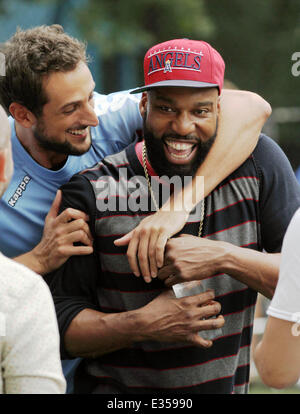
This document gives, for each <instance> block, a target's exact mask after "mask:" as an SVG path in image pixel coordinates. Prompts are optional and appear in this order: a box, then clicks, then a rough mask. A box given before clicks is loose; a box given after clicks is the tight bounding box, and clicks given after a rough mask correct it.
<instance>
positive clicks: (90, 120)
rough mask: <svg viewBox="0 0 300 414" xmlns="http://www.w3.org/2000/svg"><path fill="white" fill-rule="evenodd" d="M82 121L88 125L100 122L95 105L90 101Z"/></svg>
mask: <svg viewBox="0 0 300 414" xmlns="http://www.w3.org/2000/svg"><path fill="white" fill-rule="evenodd" d="M82 123H83V124H85V125H88V126H97V125H98V124H99V120H98V117H97V115H96V112H95V110H94V106H93V104H91V103H90V102H89V103H88V104H87V105H86V107H85V108H84V114H83V117H82Z"/></svg>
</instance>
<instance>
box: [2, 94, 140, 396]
mask: <svg viewBox="0 0 300 414" xmlns="http://www.w3.org/2000/svg"><path fill="white" fill-rule="evenodd" d="M140 98H141V95H140V94H139V95H130V94H129V91H124V92H116V93H112V94H110V95H100V94H98V93H95V94H94V103H95V112H96V114H97V116H98V119H99V125H97V126H96V127H91V129H90V130H91V137H92V146H91V148H90V150H89V151H88V152H87V153H85V154H83V155H81V156H73V155H71V156H69V157H68V159H67V161H66V163H65V165H64V166H63V167H62V168H61V169H60V170H57V171H52V170H49V169H47V168H44V167H42V166H41V165H39V164H38V163H37V162H35V161H34V160H33V159H32V158H31V156H30V155H29V154H28V152H27V151H26V150H25V149H24V147H23V146H22V144H21V143H20V141H19V140H18V138H17V136H16V131H15V122H14V120H13V119H12V118H10V126H11V138H12V140H11V141H12V152H13V160H14V174H13V178H12V180H11V182H10V185H9V187H8V188H7V190H6V192H5V193H4V195H3V196H2V198H0V235H1V236H0V251H1V252H2V253H3V254H4V255H6V256H8V257H16V256H19V255H20V254H23V253H25V252H28V251H30V250H32V249H33V247H34V246H36V245H37V244H38V243H39V241H40V239H41V237H42V233H43V228H44V221H45V217H46V215H47V214H48V211H49V209H50V207H51V204H52V202H53V200H54V197H55V195H56V192H57V190H58V188H59V187H60V186H61V185H63V184H65V183H66V182H68V181H69V179H70V178H71V177H72V176H73V175H74V174H76V173H77V172H79V171H81V170H84V169H86V168H87V167H91V166H92V165H94V164H95V163H96V162H98V161H100V160H101V159H102V158H104V157H105V156H106V155H110V154H113V153H116V152H119V151H121V150H122V149H124V148H125V147H126V146H127V145H129V144H130V143H131V142H132V141H133V140H134V139H135V138H136V132H137V131H138V130H141V129H142V117H141V115H140V112H139V106H138V104H139V100H140ZM79 362H80V359H78V358H77V359H73V360H65V361H62V365H63V372H64V375H65V377H66V380H67V393H72V391H73V375H74V372H75V369H76V367H77V366H78V364H79Z"/></svg>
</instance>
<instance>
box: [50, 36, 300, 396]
mask: <svg viewBox="0 0 300 414" xmlns="http://www.w3.org/2000/svg"><path fill="white" fill-rule="evenodd" d="M224 68H225V64H224V61H223V59H222V57H221V56H220V54H219V53H218V52H217V51H216V50H215V49H214V48H212V47H211V46H210V45H209V44H208V43H206V42H202V41H194V40H188V39H175V40H171V41H168V42H165V43H161V44H159V45H156V46H153V47H152V48H151V49H150V50H149V51H148V52H147V53H146V56H145V59H144V74H145V86H144V87H142V88H138V89H137V90H134V91H132V93H140V92H142V93H143V95H142V99H141V101H140V112H141V115H142V118H143V138H144V140H143V141H142V142H138V143H134V144H131V145H130V146H128V147H127V148H126V149H125V150H123V151H122V152H120V153H118V154H115V155H111V156H108V157H106V158H104V159H103V160H102V161H101V162H99V163H97V164H96V165H95V166H94V167H93V168H90V169H87V170H85V171H83V172H81V173H79V174H76V175H75V176H74V177H73V178H72V179H71V180H70V182H69V183H67V184H65V185H64V186H63V187H62V188H61V190H62V204H61V207H62V209H63V210H64V209H68V208H73V209H79V210H81V211H83V212H85V214H87V216H88V217H89V226H90V231H91V233H92V235H93V238H94V251H93V254H91V255H89V256H72V257H71V258H69V259H68V261H67V262H66V263H64V265H62V266H61V267H60V268H59V269H58V270H56V271H54V272H53V273H51V274H49V275H46V276H45V278H46V280H47V282H48V283H49V286H50V288H51V291H52V294H53V298H54V302H55V307H56V312H57V317H58V322H59V328H60V335H61V353H62V355H63V357H64V358H74V357H78V356H80V357H82V358H83V361H82V362H81V365H80V367H79V368H78V369H77V371H76V374H75V392H76V393H89V392H91V393H155V392H174V393H175V392H176V393H184V392H185V393H245V392H247V389H248V382H249V363H250V343H251V336H252V325H253V317H254V310H255V303H256V297H257V291H259V292H261V293H262V294H264V295H266V296H267V297H272V295H273V292H274V289H275V286H276V282H277V277H278V268H279V259H280V255H279V254H278V252H280V249H281V243H282V239H283V235H284V232H285V231H286V228H287V225H288V223H289V221H290V219H291V217H292V215H293V214H294V212H295V211H296V209H297V208H298V207H299V205H300V189H299V185H298V183H297V180H296V179H295V176H294V173H293V171H292V169H291V166H290V164H289V162H288V160H287V158H286V156H285V155H284V153H283V152H282V151H281V149H280V148H279V146H278V145H277V144H276V143H275V142H274V141H273V140H271V139H270V138H268V137H267V136H265V135H261V136H260V138H259V141H258V144H257V146H256V148H255V150H254V151H253V153H252V154H251V156H250V157H249V158H248V159H247V160H246V161H245V162H244V163H243V164H242V165H241V166H240V167H239V168H237V169H236V170H235V171H234V172H233V173H232V174H230V175H228V176H227V177H226V178H225V179H224V180H223V181H222V182H221V183H220V184H219V185H218V186H217V187H216V188H215V189H214V190H213V191H212V192H211V193H210V194H209V195H208V196H207V197H205V199H204V200H202V201H201V202H200V203H198V204H197V206H196V209H195V210H194V211H192V212H191V214H190V216H189V218H188V220H187V223H186V224H185V226H184V228H183V230H182V231H181V232H180V234H179V233H178V234H177V235H176V237H173V238H171V239H170V240H168V242H167V245H166V252H165V255H164V265H163V267H162V268H161V269H159V271H158V277H156V278H152V279H151V280H150V281H148V282H149V283H145V281H144V279H143V278H142V277H135V276H133V272H132V267H131V264H130V260H129V254H128V251H127V250H126V248H125V247H124V246H121V243H120V240H119V241H118V239H119V237H120V236H123V235H124V234H127V233H128V232H131V231H134V229H135V228H136V226H138V225H139V223H140V222H141V220H142V219H143V218H144V217H145V216H148V217H149V216H151V214H153V212H154V211H156V210H158V209H159V208H160V206H161V205H162V204H163V203H164V199H163V196H166V194H168V191H166V190H170V188H174V192H176V191H177V187H176V185H177V183H178V181H179V183H180V184H181V185H182V184H183V182H184V184H186V183H187V182H189V183H190V182H191V180H192V177H194V176H195V174H196V171H197V170H198V169H199V166H200V165H201V164H202V163H203V162H204V161H205V159H206V156H208V154H209V153H210V150H211V148H212V145H213V142H214V140H215V137H216V134H217V129H218V120H219V116H220V95H221V92H222V86H223V80H224ZM227 156H228V154H227V150H225V151H224V153H223V157H224V160H225V159H226V158H227ZM214 172H215V171H212V173H214ZM175 179H176V180H177V181H175ZM263 249H265V250H266V251H267V252H268V253H263V252H262V251H263ZM190 281H192V282H196V283H194V285H195V286H196V287H198V286H199V285H202V288H203V289H202V292H201V293H196V294H193V295H188V296H186V297H175V296H174V294H173V292H172V289H170V287H171V286H173V285H175V284H176V286H177V287H175V286H174V288H173V289H174V291H175V293H176V291H177V292H178V284H179V283H181V282H190ZM183 287H184V288H186V287H187V286H186V285H184V286H183ZM220 311H221V314H220ZM212 316H215V318H210V317H212ZM224 322H225V323H224ZM216 328H218V329H219V328H222V332H217V333H216V335H217V336H216V337H215V338H214V341H212V340H211V339H206V338H205V336H207V335H208V333H209V332H210V331H212V330H215V329H216ZM202 335H203V336H202Z"/></svg>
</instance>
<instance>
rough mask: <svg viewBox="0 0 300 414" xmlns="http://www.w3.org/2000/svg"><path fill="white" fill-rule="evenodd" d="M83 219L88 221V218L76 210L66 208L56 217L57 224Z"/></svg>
mask: <svg viewBox="0 0 300 414" xmlns="http://www.w3.org/2000/svg"><path fill="white" fill-rule="evenodd" d="M77 219H83V220H84V221H89V216H88V215H87V214H86V213H84V212H83V211H80V210H76V209H74V208H67V209H66V210H64V211H63V212H62V213H60V215H59V216H57V218H56V220H57V223H68V222H69V221H72V220H77Z"/></svg>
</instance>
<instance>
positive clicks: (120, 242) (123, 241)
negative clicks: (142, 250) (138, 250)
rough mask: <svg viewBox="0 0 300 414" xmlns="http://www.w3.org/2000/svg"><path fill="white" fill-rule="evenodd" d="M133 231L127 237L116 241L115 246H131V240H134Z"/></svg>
mask: <svg viewBox="0 0 300 414" xmlns="http://www.w3.org/2000/svg"><path fill="white" fill-rule="evenodd" d="M132 234H133V231H130V232H129V233H127V234H125V236H123V237H120V238H119V239H117V240H115V241H114V244H115V245H116V246H126V245H127V244H129V242H130V240H131V239H132Z"/></svg>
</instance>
